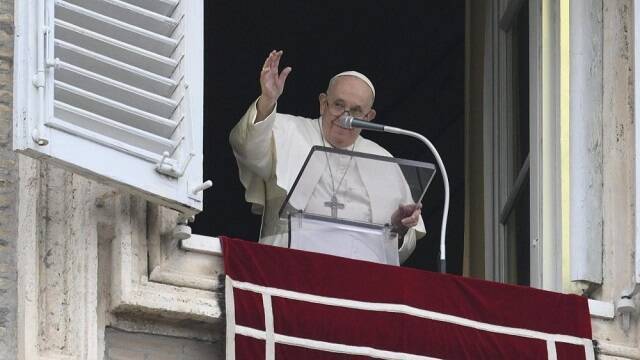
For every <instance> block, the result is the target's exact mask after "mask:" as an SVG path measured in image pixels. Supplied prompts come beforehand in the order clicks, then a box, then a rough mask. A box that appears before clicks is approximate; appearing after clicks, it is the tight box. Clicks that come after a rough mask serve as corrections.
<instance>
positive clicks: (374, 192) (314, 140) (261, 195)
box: [229, 51, 425, 263]
mask: <svg viewBox="0 0 640 360" xmlns="http://www.w3.org/2000/svg"><path fill="white" fill-rule="evenodd" d="M282 53H283V52H282V51H272V52H271V53H270V54H269V56H268V57H267V59H266V60H265V62H264V66H263V68H262V71H261V73H260V88H261V91H262V93H261V95H260V97H259V98H258V99H257V100H256V101H255V102H254V103H252V104H251V105H250V106H249V109H248V110H247V112H246V113H245V115H244V116H243V117H242V119H240V121H239V122H238V124H237V125H236V126H235V127H234V128H233V130H232V131H231V134H230V136H229V141H230V143H231V146H232V148H233V151H234V155H235V157H236V160H237V162H238V168H239V173H240V181H241V182H242V184H243V185H244V187H245V190H246V192H245V199H246V201H247V202H250V203H252V211H253V212H254V213H257V214H262V227H261V230H260V242H261V243H263V244H270V245H276V246H283V247H286V246H287V245H288V231H289V229H288V221H287V220H284V219H280V218H279V215H278V212H279V209H280V207H281V206H282V203H283V201H284V200H285V197H286V196H287V193H288V192H289V191H290V190H291V188H292V186H293V183H294V181H295V179H296V177H297V175H298V173H299V171H300V169H301V168H302V166H303V164H304V161H305V159H306V157H307V155H308V153H309V151H310V150H311V148H312V147H313V146H315V145H322V146H327V147H334V148H338V149H345V150H351V151H357V152H363V153H370V154H375V155H382V156H388V157H391V154H390V153H389V152H387V151H386V150H385V149H383V148H382V147H381V146H379V145H377V144H376V143H374V142H372V141H370V140H367V139H365V138H363V137H362V136H360V129H346V128H343V127H341V126H340V125H339V123H338V119H339V118H340V117H341V116H343V115H344V114H345V113H348V114H349V115H351V116H353V117H355V118H359V119H363V120H367V121H371V120H373V119H374V118H375V115H376V112H375V110H374V109H373V101H374V98H375V88H374V87H373V84H372V83H371V81H370V80H369V79H368V78H367V77H366V76H364V75H363V74H361V73H358V72H355V71H347V72H344V73H340V74H338V75H336V76H334V77H333V78H332V79H331V80H330V81H329V85H328V87H327V92H326V93H321V94H320V95H319V102H320V118H318V119H308V118H304V117H300V116H292V115H287V114H280V113H277V112H276V104H277V100H278V98H279V97H280V95H282V92H283V90H284V84H285V81H286V79H287V76H288V75H289V73H290V72H291V67H286V68H284V69H283V70H282V72H279V63H280V59H281V57H282ZM354 159H356V158H352V157H347V156H332V157H331V158H329V157H327V159H326V160H327V161H326V162H327V164H326V169H323V171H322V172H318V174H321V175H319V176H318V178H319V179H318V182H317V185H316V186H315V188H313V190H312V191H311V192H310V193H309V194H308V196H307V198H308V200H305V201H308V203H307V205H306V208H305V209H304V210H305V211H307V212H312V213H315V214H324V215H327V216H330V215H334V216H335V214H336V211H339V212H340V217H348V218H349V219H352V220H356V221H363V222H374V223H379V224H385V223H389V224H391V226H392V228H393V229H394V232H395V233H397V234H398V235H397V236H398V238H399V239H398V240H399V241H401V242H402V246H401V247H400V250H399V259H398V258H396V260H395V261H390V263H397V262H398V260H399V261H400V262H403V261H404V260H406V258H408V257H409V255H410V254H411V252H413V250H414V248H415V244H416V240H417V239H420V238H422V237H423V236H424V235H425V229H424V224H423V222H422V218H421V216H420V209H421V205H420V204H414V203H413V199H412V198H411V194H410V192H409V189H408V186H407V185H406V181H405V179H404V177H402V175H401V173H400V172H399V171H397V172H396V173H398V174H400V175H399V178H398V180H397V183H398V184H401V185H399V186H398V187H397V189H388V188H383V187H384V186H385V185H384V184H388V181H386V182H385V181H381V180H380V179H381V178H382V177H385V176H386V177H388V176H393V174H384V173H382V174H381V173H380V172H379V171H376V169H375V168H372V167H371V166H367V164H366V163H365V162H363V161H358V160H354Z"/></svg>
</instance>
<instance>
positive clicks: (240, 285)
mask: <svg viewBox="0 0 640 360" xmlns="http://www.w3.org/2000/svg"><path fill="white" fill-rule="evenodd" d="M221 241H222V247H223V253H224V267H225V272H226V285H225V286H226V289H225V296H226V299H225V300H226V301H225V306H226V316H227V335H226V336H227V349H226V353H227V359H242V360H244V359H250V360H256V359H372V358H373V359H593V358H594V352H593V345H592V342H591V321H590V317H589V309H588V304H587V299H586V298H583V297H580V296H576V295H564V294H559V293H555V292H549V291H544V290H538V289H533V288H528V287H523V286H513V285H505V284H500V283H495V282H490V281H482V280H476V279H469V278H462V277H459V276H454V275H448V274H439V273H431V272H426V271H420V270H415V269H407V268H401V267H395V266H389V265H380V264H374V263H369V262H364V261H356V260H349V259H344V258H340V257H334V256H329V255H323V254H316V253H310V252H304V251H298V250H292V249H284V248H278V247H274V246H266V245H260V244H256V243H252V242H248V241H242V240H234V239H229V238H224V237H221Z"/></svg>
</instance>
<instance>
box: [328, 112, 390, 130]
mask: <svg viewBox="0 0 640 360" xmlns="http://www.w3.org/2000/svg"><path fill="white" fill-rule="evenodd" d="M338 122H339V124H340V126H342V127H343V128H345V129H353V128H356V129H365V130H373V131H385V126H384V125H380V124H374V123H372V122H370V121H366V120H362V119H357V118H354V117H353V116H351V115H346V116H341V117H340V119H338Z"/></svg>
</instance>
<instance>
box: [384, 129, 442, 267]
mask: <svg viewBox="0 0 640 360" xmlns="http://www.w3.org/2000/svg"><path fill="white" fill-rule="evenodd" d="M383 131H384V132H388V133H392V134H398V135H406V136H411V137H413V138H416V139H418V140H420V141H422V142H423V143H424V144H425V145H427V147H428V148H429V150H431V153H433V156H434V157H435V158H436V162H437V163H438V167H439V168H440V171H441V172H442V182H443V183H444V210H443V211H442V229H441V230H440V272H442V273H444V272H447V257H446V251H445V238H446V235H447V218H448V217H449V177H448V176H447V170H446V169H445V167H444V163H443V162H442V158H441V157H440V154H439V153H438V150H436V148H435V147H434V146H433V144H432V143H431V141H429V139H427V138H426V137H424V136H422V135H420V134H418V133H417V132H413V131H409V130H404V129H400V128H397V127H393V126H385V127H384V130H383Z"/></svg>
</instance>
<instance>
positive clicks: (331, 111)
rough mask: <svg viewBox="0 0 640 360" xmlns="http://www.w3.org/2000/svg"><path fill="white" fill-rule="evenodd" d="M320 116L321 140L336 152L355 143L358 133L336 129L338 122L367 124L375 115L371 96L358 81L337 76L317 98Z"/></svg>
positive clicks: (353, 130)
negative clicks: (349, 120) (343, 118)
mask: <svg viewBox="0 0 640 360" xmlns="http://www.w3.org/2000/svg"><path fill="white" fill-rule="evenodd" d="M319 99H320V116H321V119H322V130H323V133H324V138H325V139H326V140H327V141H328V142H329V143H330V144H331V145H333V146H335V147H337V148H346V147H349V146H351V145H353V143H354V142H355V141H356V139H357V138H358V135H359V134H360V129H345V128H343V127H341V126H340V125H338V119H339V118H340V117H341V116H343V115H345V113H346V112H348V113H349V115H351V116H353V117H356V118H359V119H363V120H367V121H371V120H373V119H374V118H375V115H376V112H375V110H373V109H372V108H371V106H372V105H373V92H372V91H371V89H370V88H369V86H368V85H367V84H366V83H365V82H364V81H362V80H360V79H358V78H357V77H354V76H339V77H337V78H336V79H335V80H334V82H333V84H331V85H330V86H329V89H328V90H327V93H326V94H324V93H323V94H320V97H319Z"/></svg>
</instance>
